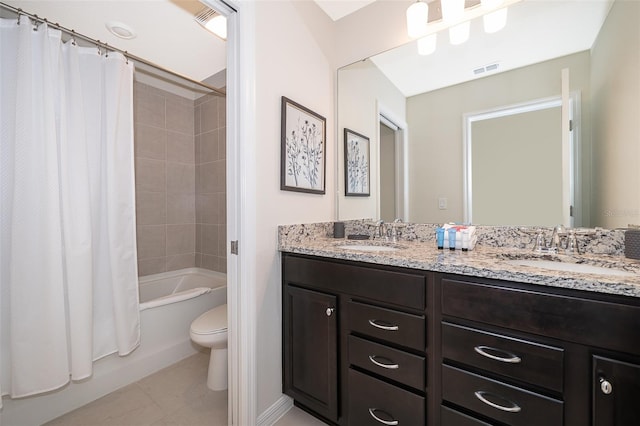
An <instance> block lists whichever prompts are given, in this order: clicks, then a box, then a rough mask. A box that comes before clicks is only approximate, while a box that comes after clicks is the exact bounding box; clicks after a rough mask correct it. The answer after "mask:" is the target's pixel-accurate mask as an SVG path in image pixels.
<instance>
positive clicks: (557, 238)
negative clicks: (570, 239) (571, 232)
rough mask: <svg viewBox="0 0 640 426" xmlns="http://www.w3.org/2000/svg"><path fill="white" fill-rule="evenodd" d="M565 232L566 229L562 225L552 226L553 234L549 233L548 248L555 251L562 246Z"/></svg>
mask: <svg viewBox="0 0 640 426" xmlns="http://www.w3.org/2000/svg"><path fill="white" fill-rule="evenodd" d="M566 234H567V229H566V228H565V227H564V225H557V226H556V227H555V228H553V234H551V241H550V242H549V250H550V251H553V252H554V253H557V252H558V251H559V250H560V249H561V248H562V237H564V236H566ZM565 248H566V244H565Z"/></svg>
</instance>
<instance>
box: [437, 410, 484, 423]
mask: <svg viewBox="0 0 640 426" xmlns="http://www.w3.org/2000/svg"><path fill="white" fill-rule="evenodd" d="M440 426H491V425H490V424H489V423H485V422H483V421H480V420H478V419H474V418H473V417H471V416H467V415H466V414H462V413H460V412H458V411H456V410H453V409H451V408H449V407H445V406H442V407H440Z"/></svg>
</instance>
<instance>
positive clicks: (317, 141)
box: [280, 96, 326, 194]
mask: <svg viewBox="0 0 640 426" xmlns="http://www.w3.org/2000/svg"><path fill="white" fill-rule="evenodd" d="M281 146H282V147H281V150H282V152H281V163H280V189H281V190H285V191H298V192H308V193H313V194H324V193H325V180H326V178H325V172H326V120H325V118H324V117H322V116H321V115H319V114H317V113H315V112H313V111H311V110H310V109H308V108H305V107H303V106H302V105H300V104H298V103H296V102H294V101H292V100H291V99H288V98H286V97H284V96H283V97H282V127H281Z"/></svg>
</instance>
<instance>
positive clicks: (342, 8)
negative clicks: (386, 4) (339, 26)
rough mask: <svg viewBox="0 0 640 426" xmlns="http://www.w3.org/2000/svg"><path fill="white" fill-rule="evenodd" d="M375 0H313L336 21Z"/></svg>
mask: <svg viewBox="0 0 640 426" xmlns="http://www.w3.org/2000/svg"><path fill="white" fill-rule="evenodd" d="M374 1H376V0H315V2H316V4H317V5H318V6H320V8H321V9H322V10H324V12H325V13H326V14H327V15H329V17H330V18H331V19H333V20H334V21H337V20H338V19H340V18H343V17H345V16H347V15H350V14H352V13H353V12H355V11H357V10H359V9H361V8H363V7H365V6H366V5H368V4H370V3H373V2H374Z"/></svg>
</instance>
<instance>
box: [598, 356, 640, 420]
mask: <svg viewBox="0 0 640 426" xmlns="http://www.w3.org/2000/svg"><path fill="white" fill-rule="evenodd" d="M639 402H640V365H637V364H629V363H626V362H622V361H617V360H614V359H609V358H604V357H599V356H594V357H593V425H594V426H628V425H637V424H640V404H639Z"/></svg>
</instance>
